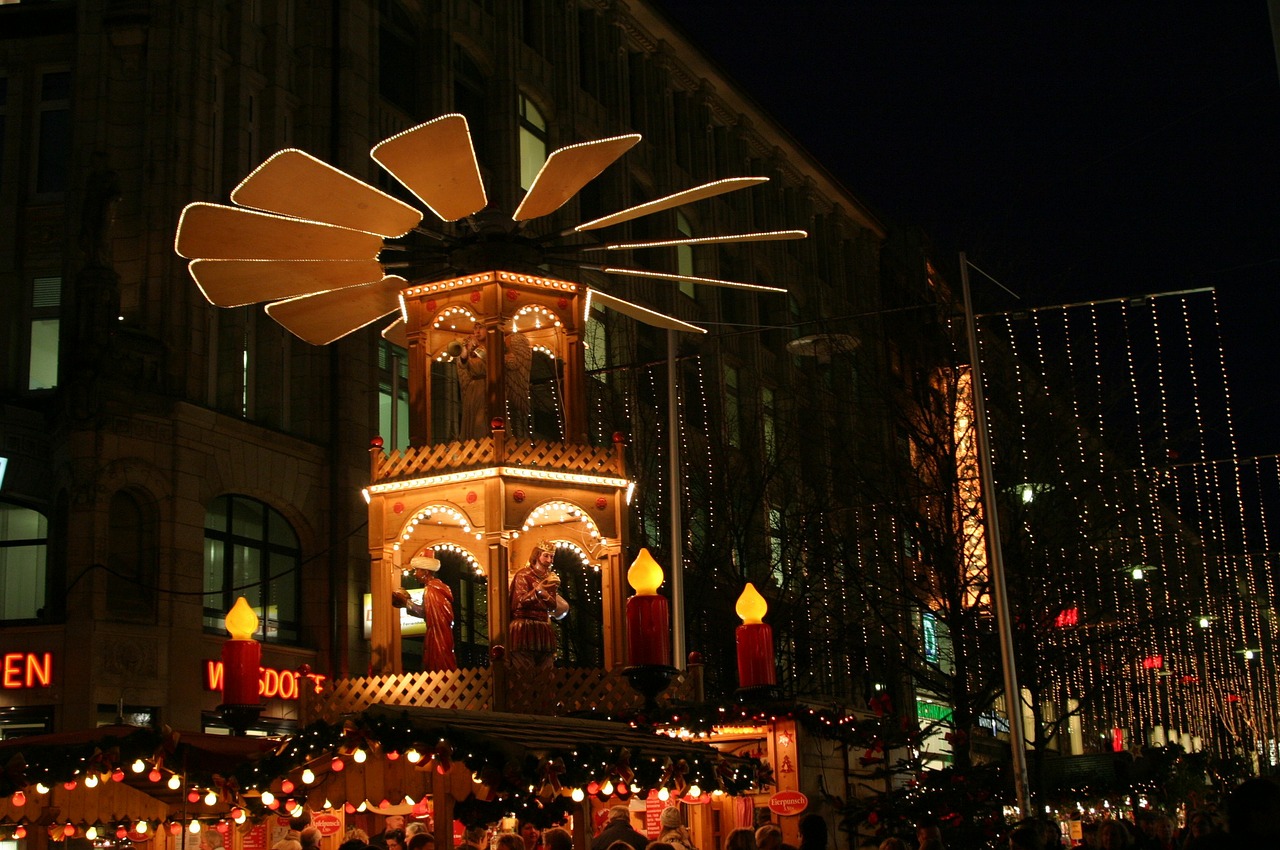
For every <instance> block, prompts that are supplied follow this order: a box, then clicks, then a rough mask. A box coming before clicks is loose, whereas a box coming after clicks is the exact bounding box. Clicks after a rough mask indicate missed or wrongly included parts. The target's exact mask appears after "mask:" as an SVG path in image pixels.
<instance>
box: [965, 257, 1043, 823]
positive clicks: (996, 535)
mask: <svg viewBox="0 0 1280 850" xmlns="http://www.w3.org/2000/svg"><path fill="white" fill-rule="evenodd" d="M960 286H961V289H962V290H963V295H964V319H965V331H966V335H967V336H968V337H969V369H970V373H969V374H970V378H971V382H972V385H973V418H974V425H975V427H976V430H977V437H978V469H979V472H980V474H981V476H982V508H983V510H982V515H983V518H984V520H985V522H986V534H985V535H984V536H985V537H986V539H987V549H988V552H989V554H990V564H991V597H992V603H993V608H994V609H995V610H994V613H995V618H996V626H997V630H998V631H999V634H1000V662H1001V667H1002V668H1003V672H1004V702H1005V711H1006V713H1007V714H1008V715H1009V749H1010V750H1011V752H1012V754H1013V790H1014V794H1015V796H1016V797H1017V802H1018V808H1019V809H1021V810H1022V815H1023V816H1024V817H1026V816H1027V815H1029V814H1030V813H1031V799H1030V797H1029V795H1028V791H1027V784H1028V783H1027V739H1026V735H1025V734H1024V732H1023V729H1022V691H1021V689H1020V688H1019V686H1018V668H1017V659H1016V657H1015V655H1014V648H1013V619H1012V617H1011V616H1010V613H1009V592H1008V589H1007V588H1006V586H1005V579H1004V549H1003V548H1002V547H1001V545H1000V518H999V516H998V515H997V513H996V511H997V508H996V490H995V487H996V483H995V476H994V474H993V472H992V469H991V435H990V432H989V431H988V430H987V402H986V397H985V395H984V394H983V391H982V364H981V361H980V359H979V355H978V323H977V320H976V319H975V318H974V315H973V298H972V296H971V295H970V293H969V259H968V257H966V256H965V254H964V252H963V251H962V252H960Z"/></svg>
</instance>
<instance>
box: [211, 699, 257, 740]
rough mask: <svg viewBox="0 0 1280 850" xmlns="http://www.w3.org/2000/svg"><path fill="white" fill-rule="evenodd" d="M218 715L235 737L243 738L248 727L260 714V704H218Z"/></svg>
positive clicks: (255, 721)
mask: <svg viewBox="0 0 1280 850" xmlns="http://www.w3.org/2000/svg"><path fill="white" fill-rule="evenodd" d="M218 716H219V717H221V718H222V722H223V723H225V724H227V725H228V726H230V727H231V731H232V732H233V733H234V734H235V735H236V737H239V738H243V737H244V736H245V734H246V733H247V732H248V731H249V727H250V726H252V725H253V724H255V723H257V722H258V718H259V717H260V716H262V706H261V705H227V704H225V703H224V704H223V705H220V706H218Z"/></svg>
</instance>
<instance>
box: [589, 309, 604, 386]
mask: <svg viewBox="0 0 1280 850" xmlns="http://www.w3.org/2000/svg"><path fill="white" fill-rule="evenodd" d="M583 343H584V347H585V349H586V351H585V354H586V366H587V374H588V375H590V376H591V377H593V378H595V379H596V380H597V381H599V382H600V383H602V384H607V383H609V373H608V372H607V371H605V370H607V369H608V368H609V328H608V326H607V325H605V323H604V314H603V313H601V312H600V311H598V310H592V311H591V315H590V316H588V317H587V327H586V332H585V333H584V334H583Z"/></svg>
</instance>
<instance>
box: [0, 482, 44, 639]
mask: <svg viewBox="0 0 1280 850" xmlns="http://www.w3.org/2000/svg"><path fill="white" fill-rule="evenodd" d="M0 510H15V511H28V512H30V513H32V514H34V515H35V516H36V517H37V530H39V524H40V523H43V525H44V529H43V531H44V536H43V537H14V538H9V537H7V536H0V551H5V552H7V551H8V550H10V549H20V548H22V549H25V548H36V549H38V550H42V552H43V559H42V563H40V565H39V568H41V569H43V572H44V575H43V576H41V577H40V578H39V587H38V593H39V595H40V598H38V599H37V600H36V604H35V609H34V610H33V611H32V612H31V616H30V617H13V618H9V617H5V616H3V609H0V623H9V624H13V623H35V622H39V621H40V611H41V610H42V609H46V608H47V607H48V604H49V526H50V524H51V523H50V520H49V516H48V514H46V513H45V512H44V511H41V510H40V509H39V508H35V507H32V506H31V505H25V504H22V503H21V502H13V501H8V500H4V501H0ZM6 527H7V524H6ZM7 533H8V532H7V531H6V532H5V534H6V535H7ZM36 557H37V560H38V561H39V560H41V557H40V554H39V552H37V555H36ZM3 567H4V569H3V572H0V576H7V573H8V570H9V565H8V559H7V558H6V559H4V563H3ZM5 583H7V581H0V586H3V585H4V584H5ZM5 598H6V599H8V598H9V594H8V593H6V594H5Z"/></svg>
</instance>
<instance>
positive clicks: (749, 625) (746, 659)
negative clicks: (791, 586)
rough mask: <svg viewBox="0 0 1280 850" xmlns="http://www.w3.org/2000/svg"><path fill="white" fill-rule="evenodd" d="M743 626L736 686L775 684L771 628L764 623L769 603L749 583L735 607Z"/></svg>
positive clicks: (739, 633) (740, 629)
mask: <svg viewBox="0 0 1280 850" xmlns="http://www.w3.org/2000/svg"><path fill="white" fill-rule="evenodd" d="M734 610H735V611H737V612H738V616H739V617H741V618H742V625H741V626H738V629H737V633H736V634H737V639H738V687H740V688H758V687H762V686H767V685H773V684H776V679H775V677H776V675H777V673H776V671H775V669H774V666H773V627H772V626H770V625H769V624H768V623H765V622H763V620H764V615H765V612H766V611H768V610H769V606H768V603H766V602H765V601H764V597H763V596H761V595H760V591H758V590H756V589H755V586H754V585H752V584H751V582H747V586H746V587H745V588H743V591H742V595H741V596H739V597H738V603H737V605H735V606H734Z"/></svg>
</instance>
